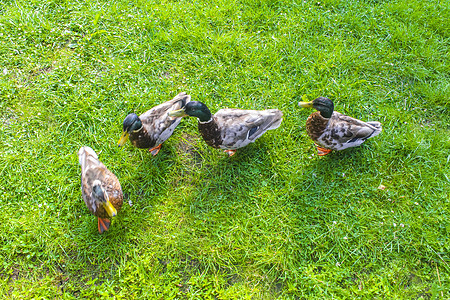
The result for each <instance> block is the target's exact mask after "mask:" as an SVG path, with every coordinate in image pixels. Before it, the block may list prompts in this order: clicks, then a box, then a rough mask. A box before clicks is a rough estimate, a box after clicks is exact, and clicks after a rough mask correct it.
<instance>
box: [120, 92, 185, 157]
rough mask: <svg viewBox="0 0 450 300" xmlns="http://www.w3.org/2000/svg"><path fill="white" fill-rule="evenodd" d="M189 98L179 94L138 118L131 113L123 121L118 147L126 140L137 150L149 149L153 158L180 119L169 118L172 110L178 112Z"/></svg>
mask: <svg viewBox="0 0 450 300" xmlns="http://www.w3.org/2000/svg"><path fill="white" fill-rule="evenodd" d="M190 99H191V96H189V95H187V94H186V93H180V94H178V95H177V96H175V98H173V99H172V100H170V101H167V102H164V103H162V104H160V105H157V106H155V107H153V108H152V109H150V110H149V111H147V112H145V113H143V114H142V115H140V116H139V117H138V116H137V115H136V114H134V113H131V114H129V115H128V116H127V117H126V118H125V120H124V121H123V134H122V137H121V138H120V140H119V142H118V145H119V146H122V145H123V144H125V142H126V141H127V139H128V138H129V139H130V142H131V143H132V144H133V146H135V147H137V148H149V151H150V152H151V153H152V154H153V156H155V155H156V154H158V152H159V150H160V149H161V144H162V143H163V142H165V141H166V140H167V139H168V138H169V137H170V136H171V135H172V133H173V131H174V130H175V128H176V127H177V126H178V124H179V123H180V121H181V118H173V117H169V115H168V114H167V113H168V112H170V111H172V110H178V109H180V108H182V107H184V106H185V105H186V103H188V102H189V101H190Z"/></svg>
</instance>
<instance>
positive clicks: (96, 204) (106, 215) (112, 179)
mask: <svg viewBox="0 0 450 300" xmlns="http://www.w3.org/2000/svg"><path fill="white" fill-rule="evenodd" d="M78 159H79V162H80V165H81V194H82V196H83V200H84V203H86V205H87V207H88V208H89V211H90V212H91V213H92V214H93V215H94V216H96V217H97V218H98V231H99V232H100V233H103V232H104V231H106V230H108V229H109V225H110V224H111V218H112V217H114V216H116V215H117V212H118V211H119V210H120V208H121V207H122V203H123V194H122V188H121V187H120V182H119V180H118V179H117V177H116V176H115V175H114V174H113V173H112V172H111V171H109V170H108V169H107V168H106V167H105V165H104V164H102V163H101V162H100V161H99V160H98V157H97V154H96V153H95V152H94V150H92V149H91V148H90V147H87V146H84V147H81V148H80V150H79V151H78Z"/></svg>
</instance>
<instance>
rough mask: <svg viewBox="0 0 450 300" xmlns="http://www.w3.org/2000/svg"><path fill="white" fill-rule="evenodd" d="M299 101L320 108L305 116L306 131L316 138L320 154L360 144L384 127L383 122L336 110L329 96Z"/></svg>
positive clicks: (304, 105) (314, 139)
mask: <svg viewBox="0 0 450 300" xmlns="http://www.w3.org/2000/svg"><path fill="white" fill-rule="evenodd" d="M298 105H299V106H300V107H303V108H305V107H306V108H308V107H312V108H315V109H316V110H317V111H316V112H313V113H312V114H311V115H310V116H309V117H308V119H307V120H306V132H307V133H308V135H309V137H310V138H311V139H312V140H313V141H314V142H315V145H316V147H317V153H318V155H319V156H325V155H327V154H329V153H331V151H333V150H335V151H340V150H344V149H347V148H351V147H357V146H359V145H361V144H362V143H364V142H365V141H366V140H367V139H369V138H372V137H374V136H377V135H378V134H380V132H381V130H382V127H381V123H380V122H376V121H374V122H364V121H361V120H358V119H355V118H352V117H349V116H346V115H344V114H341V113H339V112H337V111H334V104H333V101H331V100H330V99H328V98H326V97H319V98H316V99H314V100H313V101H311V102H299V103H298Z"/></svg>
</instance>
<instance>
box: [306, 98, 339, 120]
mask: <svg viewBox="0 0 450 300" xmlns="http://www.w3.org/2000/svg"><path fill="white" fill-rule="evenodd" d="M298 105H299V106H300V107H313V108H315V109H317V110H318V111H320V115H321V116H322V117H324V118H327V119H328V118H331V115H332V114H333V111H334V104H333V101H331V100H330V99H328V98H326V97H319V98H316V99H314V100H313V101H311V102H299V103H298Z"/></svg>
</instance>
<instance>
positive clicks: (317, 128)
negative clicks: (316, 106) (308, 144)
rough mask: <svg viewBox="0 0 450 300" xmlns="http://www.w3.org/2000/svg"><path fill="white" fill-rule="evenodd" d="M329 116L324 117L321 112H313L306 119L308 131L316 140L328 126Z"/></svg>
mask: <svg viewBox="0 0 450 300" xmlns="http://www.w3.org/2000/svg"><path fill="white" fill-rule="evenodd" d="M329 120H330V119H329V118H324V117H322V115H321V114H320V112H318V111H316V112H314V113H312V114H311V115H310V116H309V118H308V120H306V132H307V133H308V135H309V136H310V137H311V139H312V140H313V141H316V140H317V139H318V138H319V137H320V136H321V135H322V134H323V131H324V130H325V128H327V126H328V121H329Z"/></svg>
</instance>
